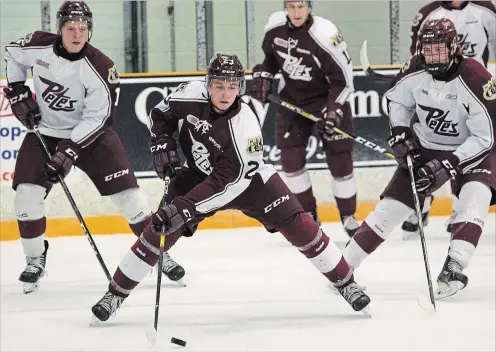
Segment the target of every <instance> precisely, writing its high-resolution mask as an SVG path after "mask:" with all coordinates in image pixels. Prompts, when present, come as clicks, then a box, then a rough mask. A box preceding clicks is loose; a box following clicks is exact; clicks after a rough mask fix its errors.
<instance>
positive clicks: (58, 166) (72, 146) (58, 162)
mask: <svg viewBox="0 0 496 352" xmlns="http://www.w3.org/2000/svg"><path fill="white" fill-rule="evenodd" d="M80 152H81V147H80V146H79V145H78V144H77V143H75V142H73V141H71V140H70V139H64V140H62V141H60V142H59V143H58V144H57V149H56V150H55V153H54V154H53V155H52V158H51V159H50V160H49V161H48V162H47V163H46V164H45V169H44V171H45V174H46V175H47V177H48V180H49V181H50V182H52V183H57V182H59V178H58V175H60V176H62V178H64V177H65V176H67V174H68V173H69V171H71V167H72V165H73V164H74V162H75V161H76V159H77V158H78V157H79V153H80Z"/></svg>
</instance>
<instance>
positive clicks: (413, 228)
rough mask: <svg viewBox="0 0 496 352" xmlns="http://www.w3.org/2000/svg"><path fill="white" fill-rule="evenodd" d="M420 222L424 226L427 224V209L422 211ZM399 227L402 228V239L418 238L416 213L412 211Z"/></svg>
mask: <svg viewBox="0 0 496 352" xmlns="http://www.w3.org/2000/svg"><path fill="white" fill-rule="evenodd" d="M422 224H423V225H424V227H425V226H427V225H428V224H429V212H428V211H426V212H425V213H422ZM401 229H402V230H403V240H412V239H416V238H418V236H419V234H420V232H419V221H418V217H417V214H415V213H413V214H412V215H410V217H409V218H408V219H407V220H406V221H405V222H403V225H402V226H401Z"/></svg>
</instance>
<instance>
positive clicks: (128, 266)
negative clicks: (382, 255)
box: [92, 54, 370, 321]
mask: <svg viewBox="0 0 496 352" xmlns="http://www.w3.org/2000/svg"><path fill="white" fill-rule="evenodd" d="M207 72H208V73H207V76H206V82H199V81H193V82H189V83H186V84H184V85H183V86H181V87H180V88H179V89H178V90H177V91H175V92H174V93H172V94H170V95H169V96H167V97H166V98H165V99H164V100H163V101H161V102H160V103H159V104H158V105H157V106H156V107H155V108H154V109H153V110H152V111H151V113H150V119H151V121H152V124H151V142H152V143H155V145H160V146H161V148H155V149H154V152H155V154H164V155H165V154H169V153H171V152H175V150H176V149H177V145H176V142H175V141H174V139H172V138H171V136H172V134H173V133H175V132H178V133H179V146H180V147H181V149H182V151H183V152H184V155H185V157H186V164H185V165H184V166H183V167H182V168H181V169H180V170H176V171H175V172H174V173H173V177H172V179H171V181H170V184H169V185H168V192H167V194H166V195H165V196H164V201H163V205H161V206H160V207H159V209H158V210H157V212H156V213H154V214H153V216H152V224H150V225H149V226H148V227H147V228H146V229H145V230H144V231H143V234H142V235H141V236H140V238H139V239H138V240H137V241H136V242H135V244H134V245H133V246H132V247H131V249H130V250H129V251H128V253H127V254H126V255H125V256H124V258H123V259H122V261H121V263H120V264H119V267H118V268H117V270H116V272H115V274H114V276H113V278H112V281H111V282H110V283H109V285H108V292H107V293H105V294H104V296H103V297H102V298H101V299H100V300H99V301H98V302H97V303H96V304H95V305H94V306H93V308H92V312H93V314H94V315H95V317H96V318H98V319H99V320H101V321H105V320H107V319H109V318H110V317H111V316H112V315H114V314H115V312H116V310H117V309H118V308H119V307H120V305H121V303H122V302H123V300H124V299H125V298H126V297H127V296H129V294H130V293H131V292H132V290H133V289H134V288H135V287H136V286H137V285H138V283H139V282H140V281H141V280H142V279H143V278H144V277H145V276H146V274H147V272H148V271H149V270H150V267H151V266H153V265H155V263H156V262H157V261H158V256H159V248H160V244H159V243H160V241H159V240H160V235H161V234H162V233H164V235H166V236H167V237H166V239H165V249H166V250H167V249H169V248H170V247H171V246H173V245H174V244H175V243H176V241H178V240H179V238H180V237H182V236H183V235H185V233H188V234H187V235H188V236H190V235H191V230H192V229H194V227H195V225H196V224H198V223H200V222H201V221H202V220H203V219H205V218H207V217H210V216H212V215H214V214H215V213H216V212H217V211H219V210H225V209H238V210H240V211H242V212H243V213H244V214H245V215H247V216H249V217H252V218H254V219H257V220H258V221H260V222H261V223H262V224H263V225H264V226H265V227H266V229H268V230H269V231H271V232H280V233H281V235H282V236H284V237H285V238H286V239H287V240H288V241H289V242H290V243H291V244H293V246H294V247H295V250H296V249H297V250H298V251H299V252H300V253H301V254H302V255H304V256H305V257H306V258H308V260H309V261H310V262H311V263H312V264H313V265H314V266H315V268H316V269H317V270H318V271H319V272H320V273H321V274H323V276H324V277H325V278H327V280H329V281H331V282H332V283H333V284H334V285H335V286H336V287H337V289H338V291H339V292H340V293H341V295H342V296H343V297H344V298H345V299H346V301H347V302H348V303H349V304H350V305H351V306H352V307H353V309H354V310H355V311H361V310H362V309H364V308H365V307H366V306H367V305H368V304H369V302H370V299H369V297H368V296H367V295H366V294H365V293H364V292H363V288H362V287H360V286H358V285H357V284H355V282H354V279H353V275H352V273H351V271H350V268H349V266H348V264H347V263H346V261H345V260H344V259H343V257H342V255H341V252H340V251H339V249H338V248H337V247H336V246H335V244H334V243H333V242H332V241H331V240H330V239H329V237H328V236H327V235H326V234H325V233H324V231H323V230H322V229H320V228H319V226H318V225H317V223H316V222H315V221H314V220H313V219H312V218H311V217H310V216H309V215H308V214H306V213H305V212H304V211H303V208H302V207H301V205H300V203H299V202H298V200H297V199H296V197H295V196H294V194H292V193H291V191H290V190H289V189H288V187H287V186H286V184H285V183H284V182H283V181H282V179H281V177H280V176H279V174H278V173H277V172H276V171H275V170H274V168H273V167H272V165H268V164H264V161H263V139H262V132H261V130H260V125H259V123H258V120H257V118H256V116H255V115H254V113H253V111H252V110H251V109H250V108H249V107H248V105H246V104H245V103H243V100H242V99H241V97H240V96H241V95H242V94H243V92H244V87H245V73H244V69H243V65H242V64H241V62H240V61H239V59H238V57H237V56H236V55H225V54H216V55H215V56H214V57H213V58H212V60H211V61H210V64H209V67H208V71H207ZM154 160H157V161H158V157H154ZM215 245H216V244H215V243H212V246H215ZM205 250H206V251H208V248H205ZM233 251H234V253H231V254H232V255H234V256H235V255H236V253H235V251H236V250H235V249H233ZM199 294H201V293H199Z"/></svg>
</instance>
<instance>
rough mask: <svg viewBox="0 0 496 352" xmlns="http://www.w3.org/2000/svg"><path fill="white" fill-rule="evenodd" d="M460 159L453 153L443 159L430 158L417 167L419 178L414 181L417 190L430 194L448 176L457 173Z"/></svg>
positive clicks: (446, 179) (451, 176) (453, 175)
mask: <svg viewBox="0 0 496 352" xmlns="http://www.w3.org/2000/svg"><path fill="white" fill-rule="evenodd" d="M459 162H460V160H459V159H458V157H457V156H456V155H454V154H451V155H450V156H449V157H447V158H446V159H443V160H438V159H432V160H431V161H429V162H428V163H427V164H425V165H424V166H422V167H421V168H420V169H418V171H417V174H418V176H419V179H418V180H417V181H416V182H415V185H416V187H417V191H418V192H421V193H423V194H425V195H426V196H430V195H431V194H432V193H434V192H435V191H437V190H438V189H439V188H441V186H442V185H444V184H445V183H446V181H448V180H449V179H450V178H453V177H455V176H456V175H458V163H459Z"/></svg>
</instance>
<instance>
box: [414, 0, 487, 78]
mask: <svg viewBox="0 0 496 352" xmlns="http://www.w3.org/2000/svg"><path fill="white" fill-rule="evenodd" d="M450 2H451V1H433V2H431V3H429V4H427V5H425V6H424V7H422V8H421V9H420V10H419V12H418V13H417V14H416V15H415V18H414V20H413V24H412V32H411V38H412V42H411V46H410V52H411V54H412V55H413V54H415V53H416V48H417V39H418V38H417V35H418V31H419V29H420V28H421V27H422V24H423V23H424V22H425V21H426V20H427V19H440V18H448V19H450V20H451V21H452V22H453V23H454V24H455V28H456V31H457V33H458V42H459V43H460V46H461V48H462V54H463V55H464V56H466V57H471V58H473V59H475V60H477V61H479V62H480V63H481V64H483V65H484V66H486V67H487V62H488V58H489V54H491V55H492V57H496V8H495V6H494V1H493V2H491V1H466V2H465V3H463V4H462V5H461V6H460V7H459V8H457V9H454V8H451V7H450V4H449V3H450ZM491 74H492V75H493V76H494V75H495V72H491Z"/></svg>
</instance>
